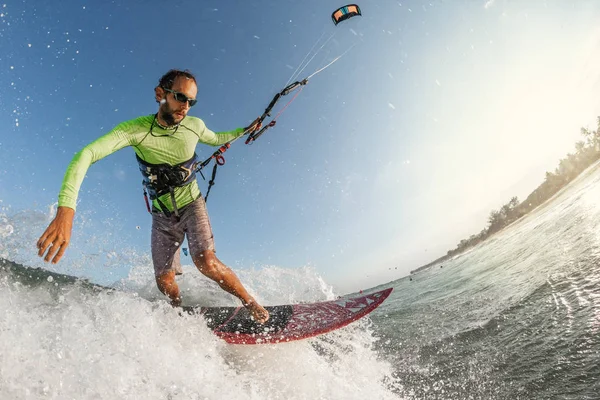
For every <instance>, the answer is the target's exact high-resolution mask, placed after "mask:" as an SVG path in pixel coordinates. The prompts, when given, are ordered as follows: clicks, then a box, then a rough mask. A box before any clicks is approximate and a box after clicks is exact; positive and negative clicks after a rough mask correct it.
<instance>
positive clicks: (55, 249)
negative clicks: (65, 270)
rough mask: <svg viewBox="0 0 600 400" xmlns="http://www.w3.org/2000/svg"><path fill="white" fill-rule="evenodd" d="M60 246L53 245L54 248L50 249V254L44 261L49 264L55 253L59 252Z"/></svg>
mask: <svg viewBox="0 0 600 400" xmlns="http://www.w3.org/2000/svg"><path fill="white" fill-rule="evenodd" d="M58 247H59V246H58V245H56V244H52V246H50V248H49V249H48V253H47V254H46V257H44V261H46V262H48V261H50V260H51V259H52V257H53V256H54V253H56V252H57V251H58Z"/></svg>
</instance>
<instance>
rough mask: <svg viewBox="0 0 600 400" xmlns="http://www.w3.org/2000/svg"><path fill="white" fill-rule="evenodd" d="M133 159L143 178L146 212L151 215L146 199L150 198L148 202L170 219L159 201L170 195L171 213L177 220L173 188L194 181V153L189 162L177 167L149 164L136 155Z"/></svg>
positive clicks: (164, 206) (166, 210) (168, 213)
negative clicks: (156, 205) (135, 160)
mask: <svg viewBox="0 0 600 400" xmlns="http://www.w3.org/2000/svg"><path fill="white" fill-rule="evenodd" d="M135 158H136V159H137V162H138V165H139V167H140V171H141V172H142V176H143V177H144V179H143V181H142V184H143V186H144V200H146V208H147V209H148V212H149V213H152V210H151V209H150V202H149V201H148V197H150V200H156V201H157V203H158V206H159V208H160V211H162V212H163V213H164V214H165V215H166V216H167V217H170V216H171V211H169V209H168V208H167V206H166V205H165V204H164V203H163V202H162V201H160V199H159V197H160V196H162V195H164V194H167V193H169V194H170V195H171V204H173V213H174V214H175V216H176V217H178V218H179V210H178V209H177V203H176V202H175V188H176V187H180V186H185V185H187V184H188V183H190V182H192V181H193V180H194V179H196V164H197V163H198V161H197V160H198V157H197V156H196V153H194V156H193V157H192V158H190V159H189V160H187V161H184V162H182V163H180V164H177V165H169V164H150V163H148V162H146V161H144V160H142V159H141V158H140V157H138V156H137V155H136V156H135Z"/></svg>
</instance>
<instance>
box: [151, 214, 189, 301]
mask: <svg viewBox="0 0 600 400" xmlns="http://www.w3.org/2000/svg"><path fill="white" fill-rule="evenodd" d="M184 235H185V234H184V232H183V228H182V227H181V225H180V224H179V222H178V221H177V220H176V219H174V218H169V217H166V216H165V215H163V214H157V213H154V214H152V239H151V240H152V263H153V264H154V275H155V277H156V285H157V286H158V289H159V290H160V291H161V293H163V294H165V295H166V296H168V297H169V299H171V304H172V305H173V306H179V305H181V296H180V295H179V287H178V286H177V283H176V282H175V275H176V274H177V273H180V272H181V265H180V256H179V248H180V247H181V243H182V242H183V239H184Z"/></svg>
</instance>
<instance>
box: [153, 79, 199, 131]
mask: <svg viewBox="0 0 600 400" xmlns="http://www.w3.org/2000/svg"><path fill="white" fill-rule="evenodd" d="M161 90H162V93H163V98H164V99H165V100H166V103H164V104H162V105H161V106H160V108H159V110H158V112H159V113H160V117H161V119H162V120H163V121H165V122H166V123H167V124H168V125H176V124H178V123H180V122H181V121H182V120H183V119H184V118H185V116H186V115H187V113H188V111H189V109H190V104H189V102H187V101H179V100H177V99H176V97H179V98H180V100H181V98H182V97H183V96H185V97H186V98H188V99H193V100H195V99H196V95H197V94H198V87H197V86H196V83H195V82H194V81H193V80H191V79H188V78H186V77H184V76H180V77H178V78H177V79H175V82H174V83H173V87H172V88H171V89H169V90H166V89H162V88H161ZM174 92H175V93H174ZM180 94H181V95H183V96H181V95H180Z"/></svg>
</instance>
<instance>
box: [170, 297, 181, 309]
mask: <svg viewBox="0 0 600 400" xmlns="http://www.w3.org/2000/svg"><path fill="white" fill-rule="evenodd" d="M171 305H172V306H173V307H181V297H178V298H176V299H171Z"/></svg>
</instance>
